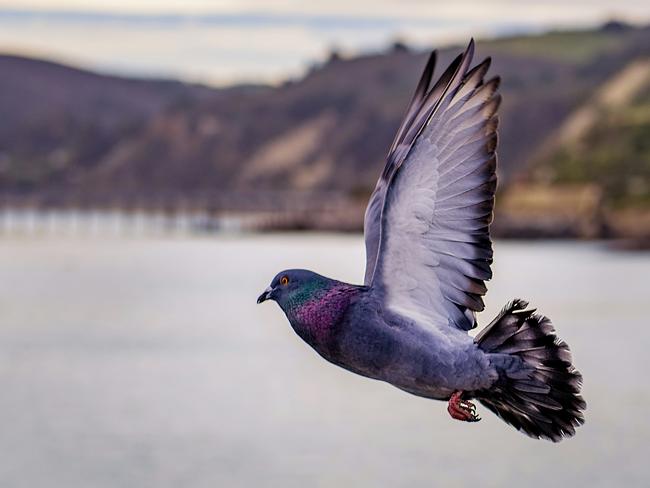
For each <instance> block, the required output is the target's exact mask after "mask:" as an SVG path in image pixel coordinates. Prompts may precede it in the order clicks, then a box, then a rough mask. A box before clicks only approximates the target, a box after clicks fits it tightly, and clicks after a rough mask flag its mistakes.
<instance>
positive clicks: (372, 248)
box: [257, 40, 586, 442]
mask: <svg viewBox="0 0 650 488" xmlns="http://www.w3.org/2000/svg"><path fill="white" fill-rule="evenodd" d="M473 55H474V41H473V40H472V41H471V42H470V43H469V46H468V47H467V49H466V50H465V52H464V53H462V54H460V55H459V56H458V57H457V58H456V59H455V60H454V61H453V62H452V63H451V64H450V65H449V67H448V68H447V69H446V71H445V72H444V73H443V74H442V75H441V76H440V77H439V78H438V79H437V80H436V81H435V82H434V78H433V73H434V67H435V64H436V52H435V51H434V52H433V53H432V54H431V56H430V57H429V60H428V62H427V64H426V67H425V68H424V72H423V74H422V77H421V79H420V81H419V83H418V85H417V88H416V90H415V94H414V95H413V98H412V100H411V102H410V104H409V106H408V109H407V111H406V114H405V116H404V120H403V121H402V124H401V126H400V127H399V129H398V131H397V134H396V136H395V140H394V141H393V144H392V146H391V148H390V150H389V153H388V156H387V161H386V164H385V167H384V170H383V172H382V173H381V176H380V178H379V181H378V182H377V185H376V187H375V190H374V192H373V193H372V196H371V197H370V201H369V203H368V207H367V209H366V213H365V220H364V235H365V245H366V272H365V280H364V284H363V285H353V284H348V283H344V282H341V281H337V280H334V279H330V278H326V277H324V276H321V275H319V274H317V273H314V272H312V271H308V270H302V269H290V270H285V271H282V272H280V273H278V274H277V275H276V276H275V278H273V281H272V282H271V285H270V286H269V287H268V288H266V290H264V292H263V293H262V294H261V295H260V297H259V298H258V299H257V303H262V302H264V301H266V300H274V301H276V302H277V303H278V305H279V306H280V307H281V308H282V310H283V311H284V313H285V314H286V316H287V318H288V320H289V323H290V324H291V327H292V328H293V329H294V331H295V332H296V333H297V334H298V335H299V336H300V337H301V338H302V339H303V340H304V341H305V342H306V343H307V344H309V345H310V346H311V347H312V348H313V349H315V350H316V352H318V354H320V355H321V356H322V357H323V358H325V359H326V360H327V361H329V362H331V363H333V364H335V365H337V366H340V367H342V368H345V369H347V370H349V371H351V372H353V373H357V374H359V375H362V376H366V377H369V378H373V379H377V380H382V381H385V382H388V383H390V384H391V385H394V386H396V387H397V388H399V389H401V390H404V391H406V392H408V393H412V394H414V395H417V396H420V397H425V398H430V399H435V400H443V401H446V402H448V405H447V410H448V412H449V414H450V415H451V417H453V418H454V419H457V420H461V421H466V422H476V421H478V420H480V418H479V416H478V415H477V413H476V406H475V404H474V403H473V402H472V400H477V401H478V402H480V403H481V404H482V405H484V406H485V407H486V408H487V409H489V410H491V411H492V412H494V413H495V414H496V415H497V416H499V417H500V418H501V419H503V420H504V421H505V422H507V423H509V424H510V425H512V426H514V427H515V428H516V429H518V430H520V431H521V432H523V433H525V434H527V435H529V436H531V437H534V438H542V439H548V440H551V441H554V442H557V441H559V440H561V439H562V438H564V437H570V436H572V435H573V434H574V433H575V429H576V427H578V426H579V425H581V424H583V423H584V416H583V410H584V409H585V408H586V404H585V402H584V400H583V399H582V397H581V395H580V389H581V385H582V376H581V375H580V373H579V372H578V371H577V370H576V369H575V368H574V367H573V365H572V359H571V353H570V351H569V347H568V346H567V344H566V343H565V342H563V341H562V340H560V339H559V338H558V337H557V336H556V333H555V330H554V327H553V325H552V324H551V321H550V320H549V319H548V318H546V317H544V316H542V315H539V314H537V313H536V312H535V310H533V309H530V308H529V307H528V303H527V302H526V301H524V300H520V299H515V300H513V301H512V302H511V303H509V304H507V305H506V306H505V307H504V308H503V310H502V311H501V313H499V315H498V316H497V317H496V318H495V319H494V320H493V321H492V322H491V323H490V324H489V325H487V327H485V328H484V329H483V330H482V331H481V332H480V333H479V334H478V335H476V337H472V336H471V335H469V333H468V331H469V330H471V329H473V328H475V327H476V326H477V322H476V312H479V311H481V310H483V308H484V304H483V299H482V297H483V295H485V293H486V291H487V288H486V286H485V281H486V280H489V279H490V278H491V277H492V271H491V269H490V266H491V264H492V254H493V253H492V243H491V240H490V232H489V226H490V222H491V221H492V212H493V207H494V194H495V190H496V184H497V178H496V172H495V170H496V160H497V157H496V152H495V150H496V146H497V121H498V119H497V109H498V107H499V103H500V101H501V97H500V95H499V94H498V88H499V78H498V77H495V78H491V79H487V80H486V74H487V71H488V68H489V66H490V58H487V59H485V60H484V61H483V62H481V63H479V64H478V65H476V66H474V67H471V64H472V58H473Z"/></svg>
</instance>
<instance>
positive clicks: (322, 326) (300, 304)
mask: <svg viewBox="0 0 650 488" xmlns="http://www.w3.org/2000/svg"><path fill="white" fill-rule="evenodd" d="M328 285H329V286H324V287H322V288H319V289H316V290H311V293H310V295H309V297H307V298H306V299H304V298H303V297H304V295H303V296H300V298H301V299H300V300H294V301H291V302H290V303H288V304H287V305H288V306H287V308H286V310H285V313H286V314H287V318H288V319H289V322H291V326H292V327H293V328H294V330H295V331H296V332H297V333H298V335H300V336H301V337H302V338H303V339H304V340H305V341H307V342H310V343H313V344H314V345H318V344H325V343H327V342H328V340H329V339H330V337H331V336H332V334H334V333H335V332H336V328H337V325H338V324H339V323H340V321H341V319H342V318H343V315H344V314H345V311H346V309H347V308H348V305H349V304H350V301H351V300H352V298H353V297H354V296H355V295H356V294H357V293H358V292H359V290H360V288H359V287H358V286H354V285H348V284H346V283H341V282H338V281H334V282H331V283H329V284H328Z"/></svg>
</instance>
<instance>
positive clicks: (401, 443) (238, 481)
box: [0, 235, 650, 488]
mask: <svg viewBox="0 0 650 488" xmlns="http://www.w3.org/2000/svg"><path fill="white" fill-rule="evenodd" d="M363 262H364V257H363V245H362V241H361V238H360V237H356V236H349V237H341V236H323V235H300V236H298V235H295V236H292V235H289V236H287V235H284V236H274V235H269V236H262V237H253V236H250V237H217V238H214V237H212V238H208V237H206V238H190V237H175V238H166V239H162V238H144V237H137V238H132V239H117V238H111V239H99V238H97V237H88V238H81V237H68V238H43V239H34V238H22V239H21V238H19V237H12V238H5V239H4V240H2V241H0V271H1V276H2V280H1V281H0V388H1V392H2V393H1V395H0V418H1V419H2V420H3V422H2V435H0V453H2V455H1V456H0V486H3V487H4V486H7V487H17V488H19V487H29V488H35V487H66V488H69V487H84V488H85V487H134V486H137V487H176V486H183V487H239V486H265V487H266V486H270V487H276V486H277V487H294V486H295V487H304V486H310V487H311V486H316V487H329V486H391V487H398V486H404V487H407V486H408V487H413V486H468V485H470V484H474V485H475V486H482V487H485V486H515V485H519V486H540V487H541V486H549V485H558V486H570V485H575V486H592V487H595V486H615V485H623V484H626V485H627V486H647V483H648V479H649V478H650V467H649V466H648V463H647V459H646V458H647V456H646V454H645V452H646V447H647V443H648V441H650V427H649V423H648V421H647V415H646V409H647V408H648V403H649V401H650V396H649V381H648V376H647V375H648V366H650V360H649V359H648V358H649V355H648V347H650V346H649V339H650V328H649V325H650V324H649V323H648V319H647V312H646V310H645V309H646V307H647V301H648V296H649V293H648V292H649V291H650V286H649V285H648V276H649V275H650V254H643V253H616V252H610V251H607V250H605V249H604V248H603V247H602V246H599V245H597V244H584V243H544V242H539V243H510V242H500V243H497V245H496V263H495V266H494V269H495V278H494V280H493V281H492V282H491V283H490V291H489V293H488V296H487V304H488V309H487V310H486V312H485V314H484V315H482V317H481V319H482V321H483V322H484V323H485V321H487V320H489V319H491V318H492V316H493V315H494V314H496V313H497V311H498V309H499V308H500V307H501V306H502V305H503V304H505V302H506V301H508V300H509V299H511V298H513V297H515V296H522V297H525V298H528V299H529V300H530V301H531V303H532V304H534V305H535V306H538V307H539V308H540V310H541V311H543V312H544V313H546V314H547V315H549V316H550V317H552V319H553V320H554V322H555V324H556V326H557V328H558V329H559V331H560V333H561V336H562V337H563V338H564V339H565V340H566V341H567V342H568V343H569V344H570V345H571V347H572V349H573V352H574V356H575V360H576V364H577V366H578V367H579V369H580V370H581V371H582V372H583V374H584V377H585V387H584V395H585V398H586V399H587V402H588V404H589V407H588V411H587V424H586V425H585V426H584V427H582V428H580V429H579V431H578V434H577V435H576V437H575V438H573V439H571V440H567V441H564V442H562V443H560V444H551V443H548V442H543V441H534V440H531V439H528V438H526V437H525V436H523V435H522V434H520V433H518V432H516V431H514V430H513V429H511V428H509V427H507V426H506V425H505V424H504V423H502V422H501V421H500V420H498V419H497V418H495V417H494V416H493V415H492V414H490V413H489V412H488V411H486V410H485V409H484V408H483V407H481V406H479V410H480V413H481V414H482V417H483V421H481V422H480V423H478V424H464V423H461V422H456V421H453V420H451V419H450V418H449V416H448V415H447V413H446V410H445V404H444V403H442V402H434V401H428V400H424V399H420V398H416V397H413V396H410V395H408V394H406V393H403V392H401V391H399V390H397V389H395V388H393V387H391V386H389V385H385V384H382V383H379V382H376V381H371V380H368V379H365V378H361V377H357V376H354V375H352V374H350V373H347V372H345V371H343V370H340V369H337V368H335V367H334V366H331V365H330V364H328V363H326V362H325V361H323V360H322V359H321V358H319V357H318V356H317V355H316V354H315V353H314V352H312V351H311V350H310V349H309V348H308V347H307V346H306V345H304V344H303V343H302V342H301V341H300V340H299V339H298V338H297V336H295V335H294V333H293V332H292V331H291V329H290V328H289V326H288V325H287V324H286V322H285V319H284V317H283V316H282V314H281V312H280V310H279V309H278V308H277V307H276V306H275V304H272V303H268V304H264V305H261V306H257V305H255V298H256V297H257V295H258V294H259V293H260V292H261V291H262V290H263V289H264V288H265V287H266V286H267V284H268V282H269V281H270V279H271V278H272V277H273V275H274V274H275V273H276V272H277V271H279V270H280V269H282V268H286V267H310V268H313V269H315V270H318V271H320V272H322V273H324V274H327V275H330V276H334V277H338V278H340V279H344V280H349V281H355V282H356V281H359V280H360V279H361V277H362V275H363Z"/></svg>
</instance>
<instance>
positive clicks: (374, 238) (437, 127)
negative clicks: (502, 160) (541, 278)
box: [364, 41, 500, 330]
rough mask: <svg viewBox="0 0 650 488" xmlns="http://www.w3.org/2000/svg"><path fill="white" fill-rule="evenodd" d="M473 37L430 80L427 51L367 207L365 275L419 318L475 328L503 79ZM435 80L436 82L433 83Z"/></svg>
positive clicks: (392, 302) (485, 275)
mask: <svg viewBox="0 0 650 488" xmlns="http://www.w3.org/2000/svg"><path fill="white" fill-rule="evenodd" d="M473 54H474V42H473V41H471V42H470V44H469V46H468V48H467V50H466V51H465V52H464V53H463V54H462V55H460V56H459V57H458V58H456V59H455V60H454V61H453V62H452V64H451V65H450V66H449V68H448V69H447V70H446V71H445V73H444V74H443V75H442V76H441V77H440V78H439V79H438V81H437V82H436V83H434V84H433V85H432V82H431V80H432V75H433V68H434V64H435V55H432V56H431V58H430V59H429V62H428V64H427V66H426V68H425V71H424V74H423V75H422V78H421V80H420V83H419V84H418V87H417V89H416V92H415V95H414V97H413V100H412V102H411V104H410V105H409V109H408V111H407V113H406V116H405V119H404V122H403V123H402V126H401V127H400V128H399V130H398V133H397V136H396V138H395V141H394V142H393V145H392V147H391V151H390V153H389V155H388V160H387V162H386V166H385V168H384V171H383V172H382V175H381V177H380V179H379V181H378V183H377V186H376V188H375V191H374V193H373V195H372V197H371V199H370V202H369V204H368V208H367V210H366V218H365V223H364V231H365V234H366V252H367V260H368V261H367V268H366V280H365V281H366V284H367V285H371V286H373V287H375V288H377V289H381V290H383V292H384V293H385V296H386V300H387V304H388V306H389V307H390V308H392V309H393V310H397V311H399V312H400V313H401V314H403V315H407V316H410V317H412V318H414V319H416V320H417V321H418V322H425V323H430V324H447V323H448V324H450V325H452V326H454V327H457V328H459V329H462V330H469V329H471V328H472V327H474V326H475V325H476V324H475V322H476V321H475V317H474V313H475V312H476V311H480V310H482V309H483V307H484V305H483V300H482V298H481V297H482V296H483V295H484V294H485V292H486V287H485V284H484V281H485V280H488V279H490V278H491V276H492V272H491V270H490V265H491V263H492V243H491V241H490V235H489V224H490V222H491V220H492V209H493V206H494V192H495V189H496V173H495V169H496V154H495V149H496V141H497V137H496V128H497V117H496V111H497V108H498V106H499V102H500V96H499V95H498V94H497V88H498V85H499V79H498V78H493V79H491V80H489V81H487V82H484V76H485V74H486V73H487V70H488V68H489V65H490V60H489V58H488V59H486V60H485V61H483V62H482V63H480V64H479V65H477V66H476V67H474V68H473V69H470V64H471V62H472V57H473ZM431 85H432V86H431Z"/></svg>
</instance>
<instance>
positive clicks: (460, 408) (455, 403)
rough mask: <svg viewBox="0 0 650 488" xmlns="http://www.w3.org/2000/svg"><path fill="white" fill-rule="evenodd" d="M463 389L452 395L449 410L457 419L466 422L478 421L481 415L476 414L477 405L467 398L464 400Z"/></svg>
mask: <svg viewBox="0 0 650 488" xmlns="http://www.w3.org/2000/svg"><path fill="white" fill-rule="evenodd" d="M462 395H463V392H462V391H456V392H454V393H453V395H451V398H450V399H449V404H448V405H447V411H448V412H449V415H451V416H452V417H453V418H455V419H456V420H462V421H464V422H478V421H479V420H481V417H479V416H478V415H476V405H474V404H473V403H472V402H469V401H467V400H462Z"/></svg>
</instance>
